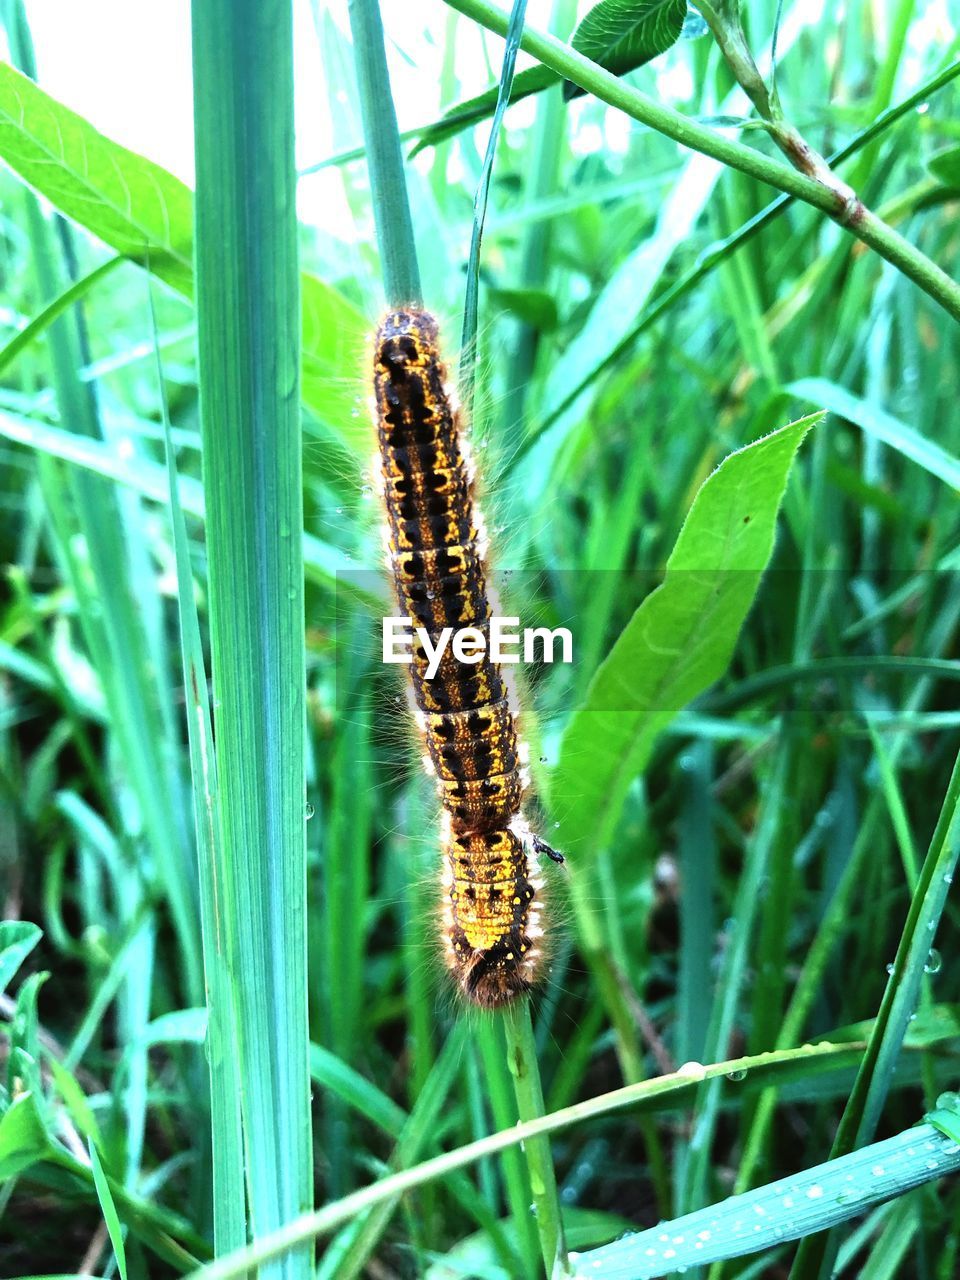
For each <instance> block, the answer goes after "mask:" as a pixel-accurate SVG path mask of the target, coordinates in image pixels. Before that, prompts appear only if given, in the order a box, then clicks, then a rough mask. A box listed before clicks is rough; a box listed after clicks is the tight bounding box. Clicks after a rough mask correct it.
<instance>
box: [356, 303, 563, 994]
mask: <svg viewBox="0 0 960 1280" xmlns="http://www.w3.org/2000/svg"><path fill="white" fill-rule="evenodd" d="M375 341H376V346H375V353H374V370H373V382H374V400H375V415H376V422H377V434H378V439H379V446H380V471H381V477H382V489H383V500H384V504H385V507H386V512H387V526H388V527H387V536H386V541H387V550H388V556H389V562H390V570H391V574H392V577H393V582H394V587H395V590H396V594H397V600H398V602H399V605H400V610H401V613H402V614H403V615H404V616H405V617H410V618H411V619H412V621H413V624H414V626H419V627H423V628H424V629H425V630H426V631H427V633H428V635H429V637H430V639H431V641H435V640H436V636H437V635H438V634H439V632H440V631H441V630H442V629H443V628H444V627H449V626H454V627H465V626H471V627H476V628H478V629H479V630H480V631H481V632H483V633H484V634H485V635H489V621H490V601H489V596H488V592H487V583H486V571H485V563H484V562H485V556H486V538H485V534H484V530H483V521H482V519H481V517H480V514H479V512H478V510H477V508H476V505H475V503H474V496H473V478H472V471H471V467H470V464H469V460H468V457H467V446H466V442H465V441H464V440H463V438H462V433H461V430H460V423H459V414H458V411H457V409H456V407H455V404H454V400H453V396H452V394H451V392H450V391H449V389H448V388H447V385H446V370H445V367H444V364H443V361H442V359H441V356H440V351H439V347H438V331H437V323H436V321H435V320H434V318H433V317H432V316H431V315H430V314H429V313H428V312H426V311H423V310H420V309H416V308H409V309H405V310H398V311H392V312H390V313H389V314H388V315H387V316H386V317H385V318H384V320H383V321H382V322H381V324H380V327H379V329H378V330H377V335H376V340H375ZM427 663H428V658H427V653H426V651H425V649H424V647H423V646H422V645H421V643H420V642H419V641H418V640H415V641H414V644H413V648H412V662H411V666H410V671H411V679H412V691H413V696H414V700H415V702H416V705H417V709H418V711H417V719H418V722H419V724H420V727H421V729H422V731H423V735H424V738H425V741H426V747H427V752H428V756H429V763H430V766H431V770H432V772H433V773H434V774H435V775H436V779H437V787H438V791H439V796H440V802H441V804H442V806H443V819H442V829H441V843H442V855H443V877H442V884H443V932H444V943H445V950H446V960H447V965H448V967H449V969H450V970H451V972H452V973H453V975H454V977H455V979H456V981H457V983H458V985H459V987H460V989H461V991H462V992H463V993H464V995H465V996H467V997H468V998H469V999H470V1000H472V1001H473V1002H474V1003H476V1004H478V1005H481V1006H483V1007H485V1008H496V1007H497V1006H500V1005H504V1004H506V1003H508V1002H509V1001H511V1000H513V999H514V998H515V997H517V996H518V995H521V994H523V993H524V992H526V991H529V990H530V988H531V987H532V986H533V984H534V982H535V981H536V980H537V977H538V976H539V974H540V971H541V969H542V965H543V947H542V943H541V939H542V938H543V927H542V925H541V923H540V918H541V914H542V911H543V904H542V900H541V898H540V890H541V888H542V885H543V882H542V880H541V879H540V875H539V865H538V861H537V855H538V854H540V853H546V854H548V855H549V856H550V857H551V858H553V859H554V860H555V861H558V862H560V861H562V858H561V856H560V855H559V854H558V853H556V852H555V851H554V850H553V849H551V848H550V847H549V846H548V845H547V844H545V843H544V842H543V841H542V840H541V839H540V838H539V837H538V836H536V835H534V834H533V833H532V832H531V830H530V828H529V826H528V825H527V823H526V821H525V819H524V818H523V816H522V811H521V806H522V801H523V793H524V789H525V787H526V785H527V778H526V771H525V769H524V767H523V762H522V760H521V755H522V747H521V745H520V743H519V742H518V739H517V728H516V720H515V717H514V713H513V711H512V709H511V706H510V698H509V693H508V690H507V688H506V685H505V682H504V679H503V676H502V674H501V672H500V669H499V667H498V666H497V665H496V664H495V663H494V662H492V661H491V660H490V658H489V656H487V654H486V653H485V655H484V656H483V658H482V659H481V660H480V661H479V662H477V663H475V664H470V665H466V664H463V663H460V662H458V661H457V659H456V658H455V657H454V656H453V654H452V652H451V651H450V650H449V649H447V650H446V651H445V653H444V655H443V658H442V659H441V661H440V665H439V669H438V670H437V672H436V674H435V676H434V678H433V679H428V678H427V674H426V673H427Z"/></svg>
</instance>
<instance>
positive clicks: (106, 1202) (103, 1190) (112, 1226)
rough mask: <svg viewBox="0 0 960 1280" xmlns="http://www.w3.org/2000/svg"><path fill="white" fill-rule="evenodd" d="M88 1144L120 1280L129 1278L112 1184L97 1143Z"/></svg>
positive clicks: (94, 1179) (95, 1182) (98, 1194)
mask: <svg viewBox="0 0 960 1280" xmlns="http://www.w3.org/2000/svg"><path fill="white" fill-rule="evenodd" d="M87 1146H88V1149H89V1151H90V1164H91V1166H92V1168H93V1182H94V1186H95V1187H96V1188H97V1199H98V1200H99V1201H100V1209H101V1210H102V1212H103V1220H104V1222H105V1223H106V1227H107V1231H108V1232H109V1235H110V1243H111V1244H112V1245H113V1253H114V1256H115V1258H116V1259H117V1270H118V1271H119V1272H120V1280H127V1254H126V1251H125V1249H124V1247H123V1227H122V1226H121V1225H120V1218H119V1216H118V1215H117V1206H116V1205H115V1204H114V1203H113V1195H112V1193H111V1191H110V1184H109V1182H108V1181H107V1175H106V1174H105V1173H104V1171H103V1165H102V1164H101V1163H100V1156H99V1155H98V1153H97V1148H96V1145H95V1143H94V1142H93V1141H92V1140H91V1141H88V1143H87Z"/></svg>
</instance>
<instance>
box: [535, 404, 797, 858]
mask: <svg viewBox="0 0 960 1280" xmlns="http://www.w3.org/2000/svg"><path fill="white" fill-rule="evenodd" d="M820 416H821V415H820V414H811V415H810V416H808V417H806V418H801V419H800V420H799V421H797V422H794V423H791V424H790V425H789V426H786V427H782V428H781V429H780V430H779V431H775V432H773V434H772V435H769V436H765V437H764V438H763V439H761V440H757V441H756V442H755V443H754V444H751V445H748V446H747V447H746V448H745V449H740V450H738V452H736V453H733V454H731V455H730V457H729V458H727V459H726V460H725V461H724V462H723V463H722V464H721V465H720V466H719V467H718V468H717V470H716V471H715V472H714V473H713V475H711V476H710V477H709V478H708V479H707V480H706V481H705V482H704V484H703V486H702V487H701V489H700V491H699V493H698V494H697V496H696V498H695V500H694V503H693V506H692V507H691V509H690V512H689V514H688V516H687V519H686V522H685V524H684V526H683V528H682V529H681V531H680V536H679V537H678V539H677V543H676V546H675V547H674V549H673V553H672V554H671V556H670V559H669V560H668V561H667V567H666V574H665V577H664V580H663V582H662V583H661V585H660V586H659V587H658V588H657V589H656V590H655V591H654V592H652V593H651V594H650V595H649V596H648V597H647V599H646V600H644V602H643V603H642V604H641V605H640V607H639V608H638V609H637V611H636V613H634V615H633V617H632V618H631V619H630V621H629V622H628V623H627V625H626V627H625V628H624V630H623V632H622V633H621V635H620V636H619V638H618V639H617V641H616V643H615V644H614V646H613V649H612V650H611V651H610V654H609V655H608V657H607V658H606V660H605V661H604V662H603V663H602V664H601V665H600V667H599V669H598V671H597V673H596V675H595V676H594V678H593V680H592V681H591V684H590V687H589V688H588V690H587V694H586V699H585V701H584V703H583V705H582V706H581V707H580V708H579V709H578V711H577V712H576V714H575V715H574V717H573V719H572V720H571V722H570V724H569V726H568V727H567V731H566V733H565V734H564V737H563V742H562V744H561V750H560V761H559V764H558V766H557V769H556V771H555V774H554V778H553V781H552V783H551V795H552V796H553V799H554V807H555V809H556V811H557V814H558V816H561V817H562V818H563V822H562V827H563V836H562V838H563V844H564V847H565V848H567V849H570V850H571V851H572V852H574V853H575V854H576V855H579V856H580V857H586V856H588V854H589V853H595V852H597V851H599V850H600V849H601V848H603V847H604V846H605V845H606V844H607V843H608V842H609V840H610V837H611V834H612V832H613V828H614V826H615V824H616V821H617V817H618V815H619V813H620V807H621V805H622V803H623V800H624V797H625V795H626V792H627V788H628V787H629V785H630V783H631V782H632V781H633V779H634V778H635V777H636V776H637V774H638V773H640V772H642V770H643V768H644V767H645V765H646V763H647V761H648V759H649V756H650V750H651V748H652V746H653V743H654V740H655V739H656V737H657V734H658V733H659V732H660V731H661V730H662V729H663V728H664V727H665V726H666V725H667V724H668V723H669V722H670V720H672V718H673V717H674V716H675V715H676V713H677V712H678V711H679V710H680V709H681V708H682V707H684V706H685V705H686V704H687V703H688V702H690V700H691V699H692V698H695V697H696V696H697V695H698V694H700V693H702V692H703V690H704V689H706V688H707V687H708V686H709V685H710V684H712V683H713V681H714V680H716V679H718V678H719V677H720V676H721V675H722V674H723V672H724V671H725V670H726V668H727V665H728V664H729V662H730V658H731V656H732V654H733V649H734V645H735V644H736V640H737V636H738V634H739V632H740V628H741V626H742V625H743V622H744V619H745V618H746V616H747V613H748V612H749V609H750V606H751V604H752V603H753V598H754V596H755V594H756V591H757V587H758V586H759V584H760V578H761V575H762V574H763V571H764V569H765V568H766V565H767V562H768V560H769V559H770V554H771V552H772V550H773V535H774V526H775V523H776V517H777V512H778V510H779V507H780V500H781V498H782V497H783V493H784V490H785V488H786V483H787V476H788V475H789V472H790V467H791V465H792V464H793V459H794V456H795V454H796V452H797V449H798V448H799V447H800V443H801V441H802V440H803V438H804V436H805V435H806V434H807V432H808V431H809V430H810V427H811V426H812V425H813V424H814V422H816V421H817V420H818V418H819V417H820Z"/></svg>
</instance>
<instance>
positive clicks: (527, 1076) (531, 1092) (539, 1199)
mask: <svg viewBox="0 0 960 1280" xmlns="http://www.w3.org/2000/svg"><path fill="white" fill-rule="evenodd" d="M503 1030H504V1034H505V1036H506V1041H507V1064H508V1065H509V1067H510V1074H511V1075H512V1076H513V1087H514V1092H515V1093H516V1095H517V1111H518V1113H519V1116H520V1120H521V1122H524V1121H527V1120H539V1119H540V1118H541V1117H542V1116H543V1114H544V1107H543V1089H542V1087H541V1084H540V1071H539V1068H538V1067H537V1047H536V1045H535V1043H534V1039H533V1027H532V1026H531V1024H530V1005H529V1004H528V1003H527V1001H526V1000H523V1001H519V1000H518V1001H515V1002H514V1003H513V1004H512V1005H508V1006H507V1008H506V1009H505V1010H504V1012H503ZM524 1151H525V1155H526V1158H527V1171H528V1173H529V1174H530V1188H531V1190H532V1192H533V1208H534V1211H535V1213H536V1217H537V1234H538V1235H539V1237H540V1251H541V1253H542V1255H543V1266H544V1270H545V1271H546V1274H547V1276H548V1278H549V1277H552V1276H554V1275H567V1274H569V1271H568V1268H567V1249H566V1243H565V1241H564V1238H563V1222H562V1221H561V1218H560V1199H559V1196H558V1195H557V1180H556V1176H555V1174H554V1171H553V1157H552V1155H551V1153H550V1139H549V1138H547V1137H541V1138H531V1139H529V1140H528V1141H527V1143H526V1144H525V1148H524Z"/></svg>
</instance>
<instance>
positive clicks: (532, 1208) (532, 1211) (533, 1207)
mask: <svg viewBox="0 0 960 1280" xmlns="http://www.w3.org/2000/svg"><path fill="white" fill-rule="evenodd" d="M530 1214H531V1216H532V1217H534V1218H535V1217H536V1216H537V1206H536V1203H534V1204H531V1206H530Z"/></svg>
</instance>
